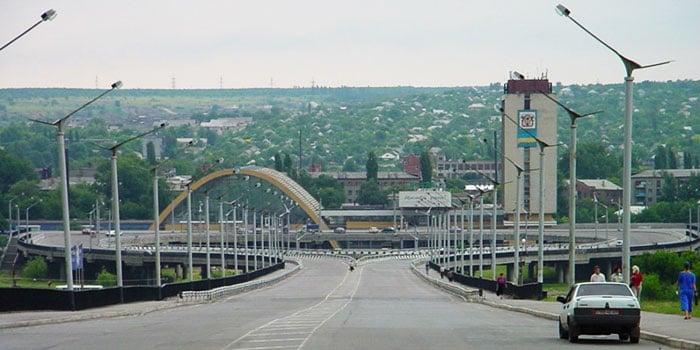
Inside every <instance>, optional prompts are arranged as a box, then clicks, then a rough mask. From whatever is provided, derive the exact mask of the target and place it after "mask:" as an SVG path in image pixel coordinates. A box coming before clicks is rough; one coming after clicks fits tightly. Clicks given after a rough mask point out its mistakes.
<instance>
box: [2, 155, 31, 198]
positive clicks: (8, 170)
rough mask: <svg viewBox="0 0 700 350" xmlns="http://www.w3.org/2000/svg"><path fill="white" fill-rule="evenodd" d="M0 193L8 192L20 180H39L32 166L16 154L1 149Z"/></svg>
mask: <svg viewBox="0 0 700 350" xmlns="http://www.w3.org/2000/svg"><path fill="white" fill-rule="evenodd" d="M0 164H2V166H0V192H3V193H4V192H7V191H8V190H9V189H10V186H12V184H14V183H15V182H17V181H19V180H23V179H26V180H35V179H36V178H37V176H36V173H35V172H34V168H33V167H32V164H31V163H30V162H29V161H27V160H24V159H22V158H20V157H18V156H16V155H14V154H10V153H8V152H6V151H4V150H2V149H0Z"/></svg>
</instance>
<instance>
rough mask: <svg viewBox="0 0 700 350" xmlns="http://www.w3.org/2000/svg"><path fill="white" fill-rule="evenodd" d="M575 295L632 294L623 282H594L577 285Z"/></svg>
mask: <svg viewBox="0 0 700 350" xmlns="http://www.w3.org/2000/svg"><path fill="white" fill-rule="evenodd" d="M576 294H577V296H586V295H621V296H629V297H631V296H632V293H630V290H629V288H627V286H625V285H624V284H616V283H595V284H582V285H580V286H579V287H578V293H576Z"/></svg>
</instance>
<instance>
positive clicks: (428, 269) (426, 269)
mask: <svg viewBox="0 0 700 350" xmlns="http://www.w3.org/2000/svg"><path fill="white" fill-rule="evenodd" d="M428 271H430V260H428V261H426V262H425V274H426V275H427V274H428Z"/></svg>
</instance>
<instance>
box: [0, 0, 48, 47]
mask: <svg viewBox="0 0 700 350" xmlns="http://www.w3.org/2000/svg"><path fill="white" fill-rule="evenodd" d="M54 18H56V11H54V10H53V9H51V10H48V11H46V12H44V13H42V14H41V19H40V20H39V21H37V22H36V23H34V25H32V26H31V27H29V29H27V30H25V31H24V32H22V34H20V35H18V36H16V37H15V38H14V39H12V40H10V41H9V42H8V43H7V44H5V45H3V46H2V47H0V51H2V50H3V49H4V48H6V47H8V46H10V44H12V43H14V42H15V41H17V40H18V39H19V38H21V37H23V36H24V35H25V34H27V33H29V32H30V31H31V30H32V29H34V28H36V27H37V26H39V25H40V24H42V23H44V22H47V21H50V20H52V19H54Z"/></svg>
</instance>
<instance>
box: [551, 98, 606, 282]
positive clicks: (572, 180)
mask: <svg viewBox="0 0 700 350" xmlns="http://www.w3.org/2000/svg"><path fill="white" fill-rule="evenodd" d="M541 92H542V91H541ZM542 95H543V96H544V97H546V98H548V99H550V100H551V101H552V102H554V103H556V104H557V105H559V107H561V108H562V109H564V111H566V114H568V115H569V119H570V120H571V124H570V126H569V130H570V131H571V132H570V140H569V284H570V285H573V284H574V283H576V266H575V264H576V120H577V119H579V118H584V117H589V116H592V115H595V114H598V113H602V112H603V111H595V112H591V113H586V114H578V113H576V112H574V111H573V110H572V109H570V108H569V107H567V106H565V105H564V104H562V103H561V102H559V101H558V100H556V99H555V98H553V97H551V96H549V95H548V94H546V93H544V92H542Z"/></svg>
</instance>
